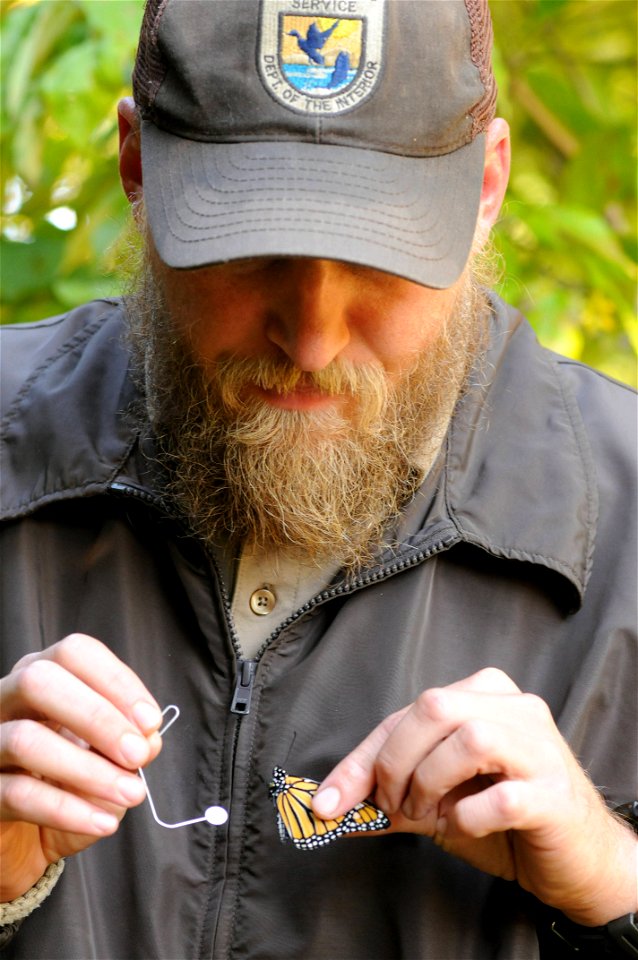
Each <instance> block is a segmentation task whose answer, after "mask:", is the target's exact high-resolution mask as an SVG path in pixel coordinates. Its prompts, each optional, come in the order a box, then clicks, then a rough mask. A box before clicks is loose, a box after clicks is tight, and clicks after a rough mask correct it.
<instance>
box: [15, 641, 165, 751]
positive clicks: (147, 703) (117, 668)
mask: <svg viewBox="0 0 638 960" xmlns="http://www.w3.org/2000/svg"><path fill="white" fill-rule="evenodd" d="M36 660H50V661H52V662H54V663H56V664H58V665H59V666H61V667H63V668H64V669H65V670H67V671H68V672H69V673H71V674H72V675H73V676H75V677H77V679H78V680H81V681H82V682H83V683H85V684H86V685H87V686H88V687H90V688H91V689H92V690H94V691H95V692H96V693H99V694H101V695H102V696H103V697H104V698H105V699H107V700H109V701H110V702H111V703H112V704H113V705H114V706H115V707H117V709H118V710H120V711H121V712H122V713H123V714H124V716H125V717H127V718H128V719H129V720H130V721H131V723H134V724H135V725H136V726H137V727H138V728H139V729H140V730H141V731H142V733H145V734H148V733H151V732H153V731H154V730H158V729H159V728H160V726H161V724H162V715H161V710H160V707H159V705H158V703H157V701H156V700H155V698H154V697H153V696H152V695H151V694H150V693H149V691H148V690H147V689H146V687H145V686H144V684H143V683H142V681H141V680H140V678H139V677H138V676H137V674H136V673H135V671H133V670H131V668H130V667H128V666H127V665H126V664H125V663H123V662H122V660H120V659H119V658H118V657H116V655H115V654H114V653H113V651H112V650H110V649H109V648H108V647H107V646H106V645H105V644H103V643H102V642H101V641H100V640H96V639H95V637H89V636H87V635H86V634H81V633H74V634H70V635H69V636H68V637H65V638H64V640H61V641H60V642H59V643H55V644H53V645H52V646H50V647H47V648H46V649H45V650H43V651H41V652H40V653H37V654H29V655H28V656H26V657H24V658H23V659H22V660H21V661H20V662H19V663H18V664H16V667H15V668H14V671H15V670H18V671H19V670H21V669H24V668H25V667H26V666H28V665H29V664H32V663H33V662H34V661H36Z"/></svg>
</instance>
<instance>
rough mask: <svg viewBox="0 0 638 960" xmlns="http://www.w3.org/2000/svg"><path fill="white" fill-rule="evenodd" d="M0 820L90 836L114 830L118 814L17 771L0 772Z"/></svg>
mask: <svg viewBox="0 0 638 960" xmlns="http://www.w3.org/2000/svg"><path fill="white" fill-rule="evenodd" d="M0 819H1V820H4V821H13V820H21V821H26V822H27V823H35V824H38V825H39V826H42V827H49V828H51V829H53V830H63V831H65V832H68V833H81V834H86V835H87V836H92V837H106V836H109V835H110V834H112V833H115V831H116V830H117V828H118V826H119V822H120V817H118V816H117V815H116V814H115V813H113V812H111V811H109V810H104V809H102V808H100V807H99V806H97V805H95V804H92V803H89V802H88V801H86V800H84V799H82V798H81V797H77V796H75V795H74V794H72V793H68V792H66V791H64V790H60V789H59V788H58V787H55V786H53V785H52V784H50V783H46V782H45V781H44V780H38V779H36V778H35V777H29V776H26V775H24V774H20V773H3V774H2V775H0Z"/></svg>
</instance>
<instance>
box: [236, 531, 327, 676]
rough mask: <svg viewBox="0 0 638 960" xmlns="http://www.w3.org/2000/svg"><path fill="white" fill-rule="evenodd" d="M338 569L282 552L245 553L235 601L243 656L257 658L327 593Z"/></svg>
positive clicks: (253, 549)
mask: <svg viewBox="0 0 638 960" xmlns="http://www.w3.org/2000/svg"><path fill="white" fill-rule="evenodd" d="M338 569H339V565H338V564H333V565H329V566H327V567H318V566H316V565H315V564H314V563H312V562H311V561H302V560H300V559H298V558H296V557H291V556H290V555H289V554H286V553H285V552H283V551H275V552H273V551H272V550H268V551H267V550H260V549H257V548H251V549H250V550H244V551H243V553H242V555H241V559H240V560H239V564H238V568H237V576H236V579H235V589H234V592H233V601H232V614H233V621H234V624H235V630H236V632H237V637H238V640H239V645H240V648H241V652H242V656H244V657H245V658H247V659H252V658H253V657H255V656H256V654H257V652H258V650H259V648H260V647H261V646H262V644H263V643H264V641H265V640H267V639H268V637H269V636H270V634H271V633H272V632H273V630H276V629H277V627H278V626H279V624H280V623H283V621H284V620H286V619H287V618H288V617H290V616H292V614H293V613H295V612H296V611H297V610H298V609H299V607H302V606H303V605H304V603H307V601H308V600H310V599H311V598H312V597H314V596H315V595H316V594H317V593H320V592H321V591H322V590H325V589H326V587H327V586H328V584H329V583H330V582H331V581H332V579H333V577H334V575H335V574H336V572H337V571H338Z"/></svg>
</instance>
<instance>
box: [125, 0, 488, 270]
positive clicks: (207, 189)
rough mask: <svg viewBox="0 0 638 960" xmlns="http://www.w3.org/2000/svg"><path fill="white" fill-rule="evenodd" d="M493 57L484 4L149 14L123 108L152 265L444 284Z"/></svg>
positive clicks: (413, 1)
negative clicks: (293, 262) (283, 267)
mask: <svg viewBox="0 0 638 960" xmlns="http://www.w3.org/2000/svg"><path fill="white" fill-rule="evenodd" d="M491 46H492V26H491V20H490V15H489V10H488V6H487V0H261V2H260V0H147V5H146V8H145V12H144V17H143V22H142V29H141V36H140V42H139V47H138V52H137V58H136V63H135V69H134V74H133V94H134V98H135V101H136V104H137V106H138V108H139V111H140V114H141V142H142V166H143V178H144V200H145V206H146V210H147V217H148V222H149V226H150V230H151V233H152V236H153V240H154V243H155V246H156V248H157V251H158V253H159V255H160V257H161V258H162V259H163V260H164V261H165V263H167V264H168V265H169V266H171V267H176V268H193V267H197V266H202V265H205V264H214V263H222V262H225V261H229V260H234V259H238V258H247V257H261V256H266V257H282V256H305V257H318V258H325V259H335V260H344V261H347V262H352V263H355V264H361V265H364V266H368V267H373V268H376V269H378V270H383V271H386V272H389V273H393V274H396V275H398V276H402V277H404V278H406V279H409V280H413V281H415V282H417V283H420V284H423V285H425V286H430V287H437V288H445V287H448V286H450V285H451V284H452V283H453V282H454V281H455V280H456V279H457V278H458V277H459V276H460V274H461V272H462V270H463V268H464V266H465V263H466V262H467V258H468V256H469V252H470V248H471V244H472V239H473V236H474V229H475V225H476V218H477V213H478V207H479V200H480V194H481V184H482V178H483V165H484V158H485V142H484V141H485V137H484V130H485V128H486V126H487V125H488V124H489V122H490V121H491V119H492V118H493V116H494V107H495V100H496V85H495V81H494V76H493V73H492V68H491Z"/></svg>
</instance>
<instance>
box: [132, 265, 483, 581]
mask: <svg viewBox="0 0 638 960" xmlns="http://www.w3.org/2000/svg"><path fill="white" fill-rule="evenodd" d="M159 290H160V287H159V284H158V282H157V280H156V279H155V278H154V276H153V275H152V271H151V268H150V265H149V264H148V262H147V263H146V265H145V266H144V269H143V270H142V272H141V276H140V277H139V278H138V282H137V286H136V289H135V291H134V292H133V293H132V294H130V295H129V296H128V297H127V298H126V306H127V315H128V321H129V333H130V342H131V346H132V350H133V358H134V372H135V375H136V378H137V382H138V385H139V386H140V388H141V390H142V392H143V394H144V397H145V402H146V413H147V415H148V417H149V419H150V421H151V424H152V428H153V433H154V437H155V443H156V449H157V459H158V461H159V462H160V464H161V466H162V468H163V473H164V474H165V476H166V477H167V481H166V493H167V494H168V496H169V497H170V498H172V500H173V501H174V503H175V505H176V507H177V510H178V511H179V513H180V514H181V516H182V517H183V518H185V520H186V521H187V523H188V525H189V527H190V529H191V531H192V533H193V534H194V535H195V536H197V537H198V538H201V540H203V541H204V543H205V544H206V545H208V546H212V545H224V546H226V547H229V548H230V549H231V550H236V551H240V550H241V547H242V546H243V545H250V546H251V547H254V548H258V549H266V550H284V551H286V552H287V553H288V554H292V555H297V556H298V557H300V558H303V559H305V560H308V559H310V560H312V561H314V562H316V563H317V564H318V565H322V564H327V563H330V564H333V563H337V564H340V565H341V566H342V567H344V568H346V569H348V570H351V571H352V570H356V569H359V568H361V567H362V566H364V565H366V564H369V563H370V562H371V561H372V560H373V558H374V556H375V554H376V553H377V552H378V551H379V549H380V548H381V547H382V546H383V545H385V544H386V543H387V540H388V531H389V530H390V529H391V527H392V523H393V521H395V520H396V518H397V516H398V514H399V513H400V511H401V509H402V507H403V506H404V505H405V504H406V503H407V502H408V501H409V500H410V499H411V498H412V496H413V495H414V493H415V491H416V489H417V488H418V486H419V485H420V484H421V482H422V480H423V477H424V475H425V474H426V473H427V472H428V470H429V469H430V467H431V466H432V463H433V462H434V460H435V458H436V456H437V453H438V451H439V449H440V446H441V443H442V441H443V439H444V437H445V433H446V431H447V428H448V426H449V421H450V418H451V416H452V413H453V410H454V406H455V404H456V402H457V401H458V399H459V397H460V395H461V394H462V393H463V390H464V387H465V385H466V383H467V379H468V376H469V372H470V370H471V369H472V367H473V365H474V364H475V362H476V360H477V356H478V355H479V353H480V352H481V350H482V348H483V345H484V342H485V329H486V318H487V315H488V309H487V301H486V297H485V295H484V293H483V291H482V290H481V288H480V287H479V286H478V284H477V283H475V282H474V280H473V279H472V278H471V277H469V276H468V279H467V281H466V283H465V286H464V287H463V288H462V292H461V294H460V295H459V298H458V302H457V304H456V305H455V309H454V310H453V315H452V316H450V318H449V319H448V322H447V324H446V325H445V329H444V330H443V331H442V332H441V333H440V335H439V336H438V338H437V340H436V341H435V343H434V344H433V345H432V346H431V347H429V348H428V350H427V352H425V353H424V354H423V355H421V356H419V357H417V358H416V359H415V361H414V363H413V365H412V366H411V368H410V369H408V370H407V371H406V372H405V373H404V374H403V375H402V376H401V377H400V378H399V380H398V381H395V382H393V383H390V382H389V380H388V378H387V376H386V374H385V372H384V371H383V370H382V368H380V367H378V366H377V365H366V366H363V367H357V366H351V365H348V364H342V363H339V362H335V363H334V364H332V365H331V368H330V370H328V371H327V372H324V371H321V372H320V373H319V374H317V375H316V379H315V375H313V376H312V377H309V375H307V374H306V375H304V376H305V378H306V379H307V380H309V379H312V380H314V382H316V385H317V386H320V387H321V388H322V389H326V390H327V391H328V392H330V391H331V390H334V392H335V393H342V392H346V393H347V395H348V396H349V397H351V399H352V413H351V414H350V415H349V416H347V417H344V416H343V415H341V414H339V413H337V412H336V411H334V410H332V409H329V410H320V411H317V412H300V411H289V410H280V409H275V408H271V407H269V406H268V405H266V404H264V403H261V402H260V401H257V400H255V401H254V402H253V403H246V401H245V398H244V399H240V397H239V394H240V392H242V391H243V388H244V387H245V385H246V383H247V382H248V383H254V382H259V383H260V384H261V385H262V386H277V385H279V384H280V383H285V384H287V386H288V388H289V387H290V384H291V378H292V381H294V379H295V377H296V376H298V375H299V372H298V371H295V370H294V368H293V367H292V366H291V365H290V364H289V363H288V362H287V361H286V362H284V361H282V362H281V363H278V362H276V363H273V362H271V361H265V362H262V361H259V360H256V361H253V360H239V359H236V358H233V357H223V358H221V360H220V361H219V362H217V363H215V364H213V365H212V367H211V366H207V367H206V369H204V368H203V367H202V365H200V364H198V362H197V361H196V359H195V358H194V357H193V356H191V355H190V353H189V352H188V348H187V347H186V345H185V343H184V342H183V340H182V339H181V338H180V337H179V335H178V333H177V328H176V325H175V324H174V323H173V321H172V319H171V317H170V316H169V315H168V313H167V311H166V309H165V307H164V305H163V302H162V297H161V294H160V292H159ZM213 309H214V308H213Z"/></svg>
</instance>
